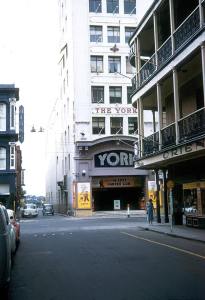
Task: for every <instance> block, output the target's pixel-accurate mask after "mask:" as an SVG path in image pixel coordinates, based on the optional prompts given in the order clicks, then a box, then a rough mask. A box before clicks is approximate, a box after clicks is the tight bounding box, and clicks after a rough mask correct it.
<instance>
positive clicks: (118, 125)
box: [110, 117, 123, 134]
mask: <svg viewBox="0 0 205 300" xmlns="http://www.w3.org/2000/svg"><path fill="white" fill-rule="evenodd" d="M110 133H111V134H123V118H117V117H116V118H110Z"/></svg>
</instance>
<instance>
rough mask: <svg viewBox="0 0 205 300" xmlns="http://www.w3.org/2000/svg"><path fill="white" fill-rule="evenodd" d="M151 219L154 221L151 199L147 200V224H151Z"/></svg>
mask: <svg viewBox="0 0 205 300" xmlns="http://www.w3.org/2000/svg"><path fill="white" fill-rule="evenodd" d="M153 219H154V206H153V203H152V199H149V201H148V203H147V220H148V222H149V224H152V222H153Z"/></svg>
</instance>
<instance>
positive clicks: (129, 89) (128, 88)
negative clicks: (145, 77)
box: [127, 86, 132, 104]
mask: <svg viewBox="0 0 205 300" xmlns="http://www.w3.org/2000/svg"><path fill="white" fill-rule="evenodd" d="M131 94H132V86H127V104H132V99H131V97H130V95H131Z"/></svg>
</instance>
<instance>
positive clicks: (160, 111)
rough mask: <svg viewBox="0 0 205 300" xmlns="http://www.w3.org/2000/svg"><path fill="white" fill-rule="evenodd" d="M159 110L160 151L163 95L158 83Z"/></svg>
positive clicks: (160, 145)
mask: <svg viewBox="0 0 205 300" xmlns="http://www.w3.org/2000/svg"><path fill="white" fill-rule="evenodd" d="M157 109H158V119H159V124H158V126H159V150H161V149H162V133H161V130H162V93H161V85H160V83H157Z"/></svg>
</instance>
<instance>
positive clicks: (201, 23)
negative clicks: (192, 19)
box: [199, 0, 204, 27]
mask: <svg viewBox="0 0 205 300" xmlns="http://www.w3.org/2000/svg"><path fill="white" fill-rule="evenodd" d="M199 16H200V27H202V26H203V24H204V11H203V6H202V1H201V0H199Z"/></svg>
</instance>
